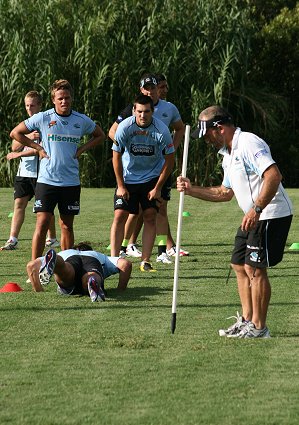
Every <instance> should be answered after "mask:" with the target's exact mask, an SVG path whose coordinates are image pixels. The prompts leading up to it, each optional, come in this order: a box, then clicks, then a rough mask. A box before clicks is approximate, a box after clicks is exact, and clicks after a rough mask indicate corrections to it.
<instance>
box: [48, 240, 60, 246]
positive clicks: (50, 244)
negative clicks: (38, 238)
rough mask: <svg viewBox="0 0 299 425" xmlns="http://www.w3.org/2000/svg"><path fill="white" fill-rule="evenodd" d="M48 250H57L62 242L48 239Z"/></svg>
mask: <svg viewBox="0 0 299 425" xmlns="http://www.w3.org/2000/svg"><path fill="white" fill-rule="evenodd" d="M45 246H46V247H47V248H56V247H58V246H60V242H59V241H58V240H57V239H47V240H46V245H45Z"/></svg>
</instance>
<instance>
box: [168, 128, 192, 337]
mask: <svg viewBox="0 0 299 425" xmlns="http://www.w3.org/2000/svg"><path fill="white" fill-rule="evenodd" d="M189 139H190V125H186V128H185V140H184V153H183V166H182V177H186V172H187V161H188V149H189ZM184 196H185V194H184V192H180V203H179V213H178V227H177V235H176V254H175V265H174V279H173V295H172V319H171V332H172V333H174V331H175V327H176V304H177V292H178V280H179V265H180V249H181V232H182V217H183V209H184Z"/></svg>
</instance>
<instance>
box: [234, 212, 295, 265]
mask: <svg viewBox="0 0 299 425" xmlns="http://www.w3.org/2000/svg"><path fill="white" fill-rule="evenodd" d="M292 217H293V216H291V215H290V216H287V217H282V218H275V219H271V220H261V221H259V222H258V224H257V227H256V228H255V229H254V230H251V231H250V232H243V231H242V230H241V228H240V227H239V229H238V231H237V234H236V237H235V247H234V250H233V253H232V258H231V263H232V264H248V265H250V266H252V267H256V268H260V269H263V268H266V267H273V266H275V265H276V264H278V263H279V262H280V261H281V260H282V257H283V253H284V247H285V244H286V241H287V237H288V232H289V229H290V226H291V222H292Z"/></svg>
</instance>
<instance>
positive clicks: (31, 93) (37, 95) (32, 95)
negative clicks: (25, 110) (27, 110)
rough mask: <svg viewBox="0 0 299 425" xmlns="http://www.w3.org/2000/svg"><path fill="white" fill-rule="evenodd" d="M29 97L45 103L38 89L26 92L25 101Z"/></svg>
mask: <svg viewBox="0 0 299 425" xmlns="http://www.w3.org/2000/svg"><path fill="white" fill-rule="evenodd" d="M27 97H30V99H37V103H38V104H39V105H41V104H42V103H43V98H42V95H41V94H40V93H39V92H38V91H36V90H30V91H29V92H28V93H26V94H25V97H24V101H25V100H26V98H27Z"/></svg>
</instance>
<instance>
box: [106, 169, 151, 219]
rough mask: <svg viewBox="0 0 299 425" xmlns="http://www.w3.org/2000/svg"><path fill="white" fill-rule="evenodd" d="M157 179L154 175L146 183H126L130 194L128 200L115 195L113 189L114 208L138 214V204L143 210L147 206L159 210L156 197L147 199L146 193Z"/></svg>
mask: <svg viewBox="0 0 299 425" xmlns="http://www.w3.org/2000/svg"><path fill="white" fill-rule="evenodd" d="M157 181H158V177H155V178H154V179H152V180H150V181H148V182H146V183H137V184H126V188H127V190H128V192H129V194H130V198H129V200H128V201H127V200H125V199H123V198H122V197H121V196H117V195H116V190H115V194H114V210H125V211H129V213H130V214H138V212H139V204H140V206H141V208H142V210H143V211H144V210H146V209H148V208H155V210H157V211H159V207H158V206H157V203H159V201H157V200H156V199H153V200H152V201H150V200H149V199H148V193H149V192H150V191H151V190H152V189H153V188H154V187H155V185H156V183H157Z"/></svg>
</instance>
